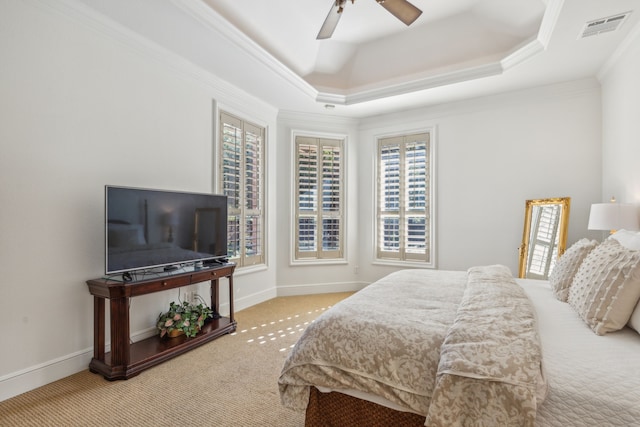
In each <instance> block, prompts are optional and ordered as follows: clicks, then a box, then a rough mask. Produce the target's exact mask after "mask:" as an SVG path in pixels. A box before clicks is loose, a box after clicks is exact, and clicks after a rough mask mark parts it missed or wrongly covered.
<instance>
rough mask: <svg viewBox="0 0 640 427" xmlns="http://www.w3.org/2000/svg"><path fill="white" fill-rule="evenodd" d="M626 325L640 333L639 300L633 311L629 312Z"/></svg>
mask: <svg viewBox="0 0 640 427" xmlns="http://www.w3.org/2000/svg"><path fill="white" fill-rule="evenodd" d="M627 325H628V326H629V327H630V328H632V329H635V330H636V331H637V332H638V333H640V302H638V305H636V308H635V309H634V310H633V313H631V317H630V318H629V323H627Z"/></svg>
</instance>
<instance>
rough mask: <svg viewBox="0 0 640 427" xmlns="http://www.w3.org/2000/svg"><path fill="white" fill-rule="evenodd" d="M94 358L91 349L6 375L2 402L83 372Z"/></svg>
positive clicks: (1, 384)
mask: <svg viewBox="0 0 640 427" xmlns="http://www.w3.org/2000/svg"><path fill="white" fill-rule="evenodd" d="M92 357H93V349H92V348H90V349H87V350H82V351H79V352H77V353H73V354H70V355H67V356H64V357H60V358H58V359H55V360H51V361H49V362H46V363H42V364H40V365H36V366H32V367H29V368H27V369H23V370H21V371H18V372H13V373H11V374H8V375H5V376H3V377H1V378H0V402H1V401H3V400H7V399H9V398H11V397H14V396H17V395H19V394H22V393H25V392H27V391H30V390H33V389H36V388H38V387H41V386H43V385H46V384H49V383H52V382H54V381H57V380H59V379H62V378H64V377H68V376H69V375H73V374H75V373H78V372H81V371H83V370H85V369H87V367H88V366H89V362H91V358H92Z"/></svg>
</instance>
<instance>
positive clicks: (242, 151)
mask: <svg viewBox="0 0 640 427" xmlns="http://www.w3.org/2000/svg"><path fill="white" fill-rule="evenodd" d="M220 129H221V144H220V145H221V148H220V151H221V156H220V158H221V163H220V166H221V171H220V176H221V185H222V189H221V190H222V193H223V194H225V195H226V196H227V197H228V203H229V206H228V231H227V232H228V236H227V240H228V248H229V249H228V254H229V257H230V258H232V260H233V261H234V262H236V263H237V264H238V265H239V266H248V265H254V264H261V263H264V209H263V203H264V202H263V200H264V154H263V145H264V133H265V132H264V128H261V127H259V126H256V125H254V124H251V123H247V122H245V121H243V120H241V119H239V118H237V117H234V116H232V115H230V114H227V113H224V112H221V113H220Z"/></svg>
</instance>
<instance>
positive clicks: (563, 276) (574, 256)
mask: <svg viewBox="0 0 640 427" xmlns="http://www.w3.org/2000/svg"><path fill="white" fill-rule="evenodd" d="M596 246H598V242H597V241H596V240H589V239H580V240H578V241H577V242H575V243H574V244H573V245H571V247H569V249H567V250H566V251H565V253H564V254H562V256H560V258H558V262H556V265H555V266H554V267H553V271H551V274H550V275H549V284H550V285H551V289H553V294H554V295H555V297H556V298H557V299H558V300H560V301H562V302H567V298H568V297H569V287H570V286H571V283H572V282H573V277H574V276H575V275H576V273H577V272H578V268H579V267H580V264H582V261H583V260H584V259H585V258H586V257H587V255H589V252H591V251H592V250H593V249H594V248H595V247H596Z"/></svg>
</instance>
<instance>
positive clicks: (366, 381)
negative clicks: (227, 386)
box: [279, 266, 542, 427]
mask: <svg viewBox="0 0 640 427" xmlns="http://www.w3.org/2000/svg"><path fill="white" fill-rule="evenodd" d="M540 364H541V352H540V346H539V338H538V334H537V328H536V324H535V312H534V310H533V306H532V305H531V303H530V301H529V299H528V298H527V296H526V295H525V293H524V292H523V290H522V288H520V287H519V286H518V285H517V284H516V283H515V281H514V279H513V277H512V276H511V272H510V271H509V270H508V269H507V268H506V267H504V266H487V267H474V268H472V269H470V270H469V274H468V275H467V273H466V272H432V271H428V272H425V271H415V270H404V271H399V272H396V273H393V274H391V275H389V276H387V277H386V278H383V279H381V280H379V281H378V282H376V283H375V284H372V285H370V286H369V287H367V288H366V289H364V290H363V291H361V292H360V293H358V294H357V295H355V296H353V297H351V298H349V299H348V300H345V301H343V302H341V303H340V304H337V305H336V306H334V307H333V308H332V309H331V310H329V311H328V312H326V313H324V314H323V315H322V316H320V317H319V318H318V319H317V321H316V322H314V324H313V325H311V326H310V327H309V328H307V330H306V331H305V333H304V335H303V336H302V337H301V338H300V340H299V341H298V343H297V344H296V346H295V348H294V349H293V350H292V352H291V354H290V355H289V357H288V359H287V361H286V362H285V366H284V367H283V370H282V374H281V376H280V380H279V384H280V391H281V398H282V401H283V403H284V404H285V405H286V406H288V407H291V408H295V409H304V408H305V407H306V404H307V401H308V395H309V386H310V385H314V386H319V387H327V388H332V389H337V390H344V389H353V390H360V391H361V392H365V393H370V394H374V395H377V396H380V397H382V398H384V399H386V400H389V401H391V402H394V403H395V404H397V405H400V406H401V407H404V408H405V410H409V411H412V412H416V413H418V414H422V415H427V425H430V426H447V427H451V426H456V425H466V424H465V423H464V420H468V419H473V420H475V421H480V420H485V422H484V423H483V425H490V424H491V423H495V422H498V423H500V424H502V425H518V426H533V421H534V419H535V412H536V405H537V403H538V402H539V401H540V395H539V394H538V390H539V388H538V386H539V385H540V383H541V382H542V377H541V375H540ZM487 396H491V398H489V399H487Z"/></svg>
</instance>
